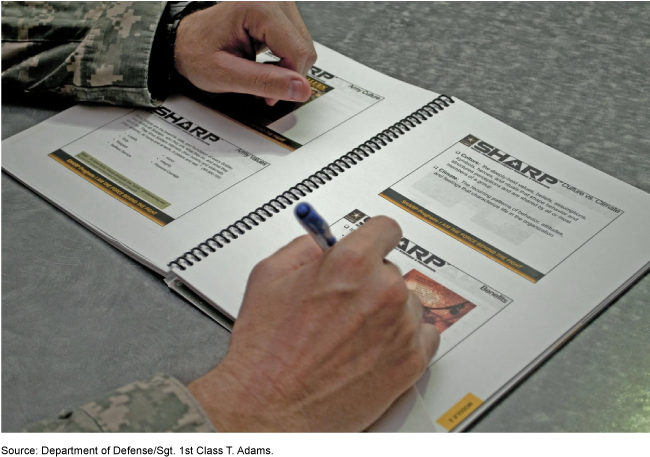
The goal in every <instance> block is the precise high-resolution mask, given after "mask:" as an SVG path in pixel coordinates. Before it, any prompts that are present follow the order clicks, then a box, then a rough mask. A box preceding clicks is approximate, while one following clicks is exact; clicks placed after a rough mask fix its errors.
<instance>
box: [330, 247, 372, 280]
mask: <svg viewBox="0 0 650 457" xmlns="http://www.w3.org/2000/svg"><path fill="white" fill-rule="evenodd" d="M332 254H333V255H332V260H333V262H334V264H335V266H336V267H337V269H338V271H339V272H340V273H341V274H342V275H343V276H350V275H352V276H356V275H357V274H364V273H365V271H366V270H367V267H368V257H367V256H366V255H365V253H364V252H363V251H362V250H360V249H357V248H350V247H348V248H346V249H339V250H338V251H335V252H333V253H332Z"/></svg>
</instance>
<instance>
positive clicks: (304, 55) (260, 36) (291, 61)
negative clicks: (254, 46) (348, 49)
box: [248, 9, 316, 74]
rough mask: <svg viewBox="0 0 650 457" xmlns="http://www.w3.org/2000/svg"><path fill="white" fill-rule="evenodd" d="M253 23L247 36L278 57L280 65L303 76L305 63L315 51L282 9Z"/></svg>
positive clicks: (311, 43) (313, 56) (312, 56)
mask: <svg viewBox="0 0 650 457" xmlns="http://www.w3.org/2000/svg"><path fill="white" fill-rule="evenodd" d="M268 14H269V13H268V12H267V13H266V15H265V16H264V17H261V18H258V20H256V21H253V22H252V23H251V24H250V27H249V28H248V33H249V35H250V36H251V37H252V38H254V39H256V40H258V41H261V42H263V43H264V44H266V45H267V46H268V47H269V49H270V50H271V52H273V54H275V55H276V56H278V57H280V59H281V60H280V65H281V66H282V67H285V68H287V69H290V70H294V71H296V72H298V73H300V74H304V71H305V67H306V65H307V62H308V61H309V60H311V59H312V58H314V60H315V54H316V51H315V50H314V45H313V42H311V40H309V41H307V40H306V39H305V38H304V37H303V35H302V34H301V33H300V31H299V30H298V29H297V28H296V26H295V25H294V24H293V22H292V21H291V20H290V19H289V17H287V15H286V14H285V12H284V11H283V10H282V9H278V10H277V11H275V12H274V13H271V14H270V15H271V16H272V17H269V16H268Z"/></svg>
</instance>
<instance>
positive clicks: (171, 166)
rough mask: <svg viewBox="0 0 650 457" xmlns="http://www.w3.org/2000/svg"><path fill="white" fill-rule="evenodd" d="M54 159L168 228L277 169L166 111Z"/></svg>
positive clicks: (116, 126)
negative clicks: (263, 172)
mask: <svg viewBox="0 0 650 457" xmlns="http://www.w3.org/2000/svg"><path fill="white" fill-rule="evenodd" d="M49 156H50V157H51V158H52V159H54V160H56V161H58V162H59V163H61V164H62V165H64V166H65V167H67V168H69V169H70V170H71V171H73V172H75V173H76V174H78V175H79V176H81V177H82V178H84V179H86V180H87V181H89V182H90V183H92V184H93V185H95V186H97V187H99V188H100V189H102V190H103V191H105V192H106V193H108V194H109V195H111V196H113V197H115V198H117V199H118V200H120V201H121V202H123V203H124V204H126V205H128V206H130V207H131V208H132V209H134V210H136V211H137V212H139V213H140V214H142V215H143V216H145V217H147V218H149V219H150V220H152V221H154V222H156V223H157V224H159V225H161V226H164V225H166V224H169V223H170V222H172V221H174V220H175V219H178V218H180V217H182V216H183V215H184V214H187V213H188V212H189V211H192V210H193V209H194V208H196V207H198V206H199V205H201V204H202V203H205V202H206V201H207V200H209V199H211V198H213V197H215V196H216V195H218V194H220V193H221V192H223V191H225V190H227V189H229V188H230V187H232V186H234V185H236V184H238V183H241V182H242V181H244V180H245V179H246V178H248V177H249V176H251V175H253V174H254V173H257V172H258V171H260V170H262V169H264V168H266V167H267V166H269V165H270V164H269V163H268V162H267V161H264V160H262V159H260V158H259V157H256V156H254V155H252V154H250V153H248V152H246V151H244V150H243V149H241V148H239V147H237V146H236V145H234V144H232V143H230V142H228V141H226V140H224V139H223V138H220V137H218V136H217V135H215V134H214V133H212V132H210V131H208V130H207V129H205V128H203V127H201V126H200V125H197V124H196V123H194V122H193V121H191V120H189V119H186V118H184V117H183V116H181V115H179V114H177V113H174V112H172V111H171V110H170V109H168V108H165V107H164V106H161V107H159V108H156V109H154V110H153V111H152V112H146V111H140V110H137V111H131V112H129V113H128V114H126V115H125V116H123V117H121V118H119V119H117V120H115V121H113V122H111V123H109V124H107V125H105V126H103V127H102V128H100V129H98V130H95V131H94V132H92V133H90V134H88V135H86V136H84V137H82V138H80V139H79V140H77V141H75V142H73V143H70V144H68V145H66V146H65V147H63V148H61V149H59V150H57V151H55V152H53V153H51V154H49Z"/></svg>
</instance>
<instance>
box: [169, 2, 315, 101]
mask: <svg viewBox="0 0 650 457" xmlns="http://www.w3.org/2000/svg"><path fill="white" fill-rule="evenodd" d="M267 48H268V49H270V50H271V51H272V52H273V53H274V54H275V55H276V56H278V57H280V58H281V60H280V62H279V64H278V65H268V64H259V63H256V62H255V56H256V55H257V54H258V53H260V52H262V51H264V50H265V49H267ZM174 61H175V66H176V70H177V71H178V72H179V73H180V74H181V75H183V76H184V77H185V78H187V79H188V80H189V81H190V82H191V83H192V84H194V85H195V86H196V87H198V88H199V89H202V90H205V91H208V92H215V93H220V92H238V93H246V94H253V95H257V96H260V97H264V98H265V99H266V102H267V104H269V105H274V104H275V103H276V102H277V101H278V100H291V101H305V100H307V99H308V98H309V96H310V94H311V88H310V86H309V83H308V82H307V80H306V79H305V77H304V75H306V74H307V71H309V69H310V68H311V66H312V65H313V64H314V62H315V61H316V51H315V50H314V43H313V42H312V39H311V36H310V35H309V32H308V31H307V27H306V26H305V23H304V22H303V21H302V18H301V17H300V13H299V12H298V9H297V8H296V5H295V4H294V3H293V2H224V3H220V4H218V5H215V6H213V7H210V8H207V9H205V10H201V11H197V12H195V13H192V14H190V15H188V16H187V17H185V18H184V19H183V20H182V21H181V22H180V24H179V26H178V31H177V35H176V42H175V54H174Z"/></svg>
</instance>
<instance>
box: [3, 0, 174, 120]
mask: <svg viewBox="0 0 650 457" xmlns="http://www.w3.org/2000/svg"><path fill="white" fill-rule="evenodd" d="M164 10H165V2H33V3H32V2H2V80H3V86H4V85H8V86H10V87H12V88H18V89H19V90H23V91H26V92H36V93H39V92H53V93H57V94H62V95H68V96H72V97H74V98H75V99H76V100H78V101H83V102H99V103H110V104H117V105H131V106H142V107H151V106H156V105H159V104H160V103H161V102H162V100H156V99H154V98H153V97H152V95H151V94H150V92H149V89H148V85H147V78H148V68H149V65H148V64H149V60H150V57H151V50H152V46H153V41H154V36H155V34H156V28H157V26H158V23H159V21H160V18H161V16H162V14H163V12H164Z"/></svg>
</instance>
